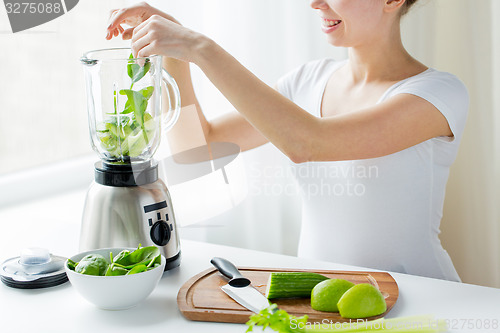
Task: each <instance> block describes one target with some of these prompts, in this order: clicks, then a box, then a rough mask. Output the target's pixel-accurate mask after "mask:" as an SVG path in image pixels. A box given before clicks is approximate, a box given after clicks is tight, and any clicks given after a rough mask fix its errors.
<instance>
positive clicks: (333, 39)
mask: <svg viewBox="0 0 500 333" xmlns="http://www.w3.org/2000/svg"><path fill="white" fill-rule="evenodd" d="M386 1H387V0H310V5H311V7H312V8H313V9H315V10H316V11H317V12H318V14H319V16H320V18H321V29H322V31H323V32H324V33H325V34H326V36H327V40H328V42H329V43H330V44H332V45H334V46H343V47H356V46H359V45H363V44H364V43H370V42H373V41H376V40H377V39H379V38H381V36H383V35H384V34H386V33H387V32H386V31H385V30H386V29H388V28H390V27H389V25H388V22H387V20H388V17H387V16H386V15H385V14H386V13H385V12H384V6H385V4H386Z"/></svg>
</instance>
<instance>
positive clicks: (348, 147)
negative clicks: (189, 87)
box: [132, 16, 452, 163]
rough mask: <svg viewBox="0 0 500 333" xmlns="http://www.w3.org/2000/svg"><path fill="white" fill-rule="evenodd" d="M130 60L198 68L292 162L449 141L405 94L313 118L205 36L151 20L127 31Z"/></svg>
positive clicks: (431, 111) (424, 108)
mask: <svg viewBox="0 0 500 333" xmlns="http://www.w3.org/2000/svg"><path fill="white" fill-rule="evenodd" d="M132 42H133V43H132V48H133V50H134V52H135V54H136V55H139V56H147V55H150V54H163V55H166V56H170V57H175V58H177V59H182V60H184V61H191V62H194V63H195V64H196V65H198V66H199V67H200V68H201V69H202V70H203V72H204V73H205V74H206V75H207V77H208V78H209V79H210V80H211V81H212V82H213V83H214V85H215V86H216V87H217V88H218V89H219V90H220V91H221V92H222V93H223V94H224V96H225V97H226V98H227V99H228V100H229V101H230V102H231V104H232V105H233V106H234V107H235V108H236V109H237V110H238V112H239V113H240V114H241V115H242V116H243V117H244V118H245V119H246V120H247V121H248V122H249V123H250V124H252V125H253V126H254V127H255V128H257V129H258V130H259V131H260V132H261V133H262V134H263V135H264V136H265V137H266V138H267V139H268V140H269V141H271V142H272V143H273V144H274V145H275V146H276V147H277V148H278V149H280V150H281V151H282V152H283V153H284V154H286V155H287V156H288V157H289V158H290V159H291V160H292V161H294V162H296V163H300V162H306V161H335V160H352V159H363V158H373V157H379V156H384V155H388V154H391V153H394V152H397V151H400V150H403V149H405V148H409V147H411V146H413V145H415V144H418V143H420V142H423V141H425V140H428V139H430V138H433V137H437V136H451V135H452V133H451V130H450V128H449V126H448V123H447V121H446V119H445V117H444V116H443V115H442V114H441V113H440V112H439V110H437V109H436V108H435V107H434V106H433V105H432V104H431V103H429V102H427V101H425V100H423V99H421V98H419V97H416V96H413V95H408V94H402V95H397V96H395V97H393V98H391V99H389V100H387V101H386V102H384V103H381V104H379V105H376V106H374V107H370V108H367V109H364V110H359V111H355V112H350V113H347V114H344V115H339V116H334V117H329V118H316V117H314V116H312V115H311V114H309V113H307V112H306V111H304V110H303V109H301V108H300V107H299V106H297V105H296V104H294V103H293V102H291V101H290V100H288V99H286V98H285V97H284V96H282V95H281V94H279V93H278V92H277V91H275V90H274V89H272V88H271V87H269V86H267V85H266V84H265V83H263V82H262V81H260V80H259V79H258V78H257V77H255V76H254V75H253V74H252V73H251V72H250V71H248V70H247V69H246V68H245V67H243V66H242V65H241V64H240V63H239V62H238V61H237V60H236V59H234V58H233V57H232V56H231V55H230V54H228V53H227V52H226V51H225V50H223V49H222V48H221V47H220V46H219V45H217V44H216V43H215V42H213V41H212V40H210V39H209V38H207V37H205V36H203V35H201V34H199V33H196V32H194V31H191V30H189V29H186V28H184V27H181V26H179V25H177V24H174V23H172V22H169V21H166V20H163V19H161V18H160V17H157V16H153V17H151V18H150V19H149V20H147V21H146V22H143V23H142V24H141V25H139V26H138V27H137V31H134V36H133V38H132Z"/></svg>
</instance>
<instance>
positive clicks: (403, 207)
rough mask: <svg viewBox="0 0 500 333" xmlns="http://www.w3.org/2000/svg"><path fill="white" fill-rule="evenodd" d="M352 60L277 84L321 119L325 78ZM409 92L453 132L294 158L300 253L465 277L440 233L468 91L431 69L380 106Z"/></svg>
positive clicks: (320, 64) (309, 69) (314, 66)
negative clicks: (398, 146)
mask: <svg viewBox="0 0 500 333" xmlns="http://www.w3.org/2000/svg"><path fill="white" fill-rule="evenodd" d="M345 63H346V61H340V62H338V61H334V60H331V59H322V60H319V61H313V62H309V63H307V64H305V65H303V66H301V67H300V68H298V69H296V70H294V71H292V72H290V73H289V74H287V75H285V76H284V77H283V78H281V79H280V80H279V81H278V83H277V88H278V90H279V91H280V92H281V93H282V94H283V95H284V96H286V97H287V98H289V99H290V100H292V101H293V102H295V103H296V104H297V105H299V106H300V107H302V108H303V109H304V110H306V111H307V112H309V113H311V114H312V115H314V116H316V117H320V108H321V100H322V96H323V92H324V90H325V87H326V83H327V81H328V79H329V78H330V76H331V75H332V73H333V72H334V71H335V70H337V69H338V68H340V67H341V66H342V65H344V64H345ZM402 93H405V94H412V95H416V96H419V97H421V98H423V99H425V100H427V101H429V102H430V103H432V104H433V105H434V106H435V107H436V108H437V109H438V110H439V111H440V112H441V113H442V114H443V115H444V116H445V117H446V119H447V121H448V124H449V126H450V128H451V130H452V132H453V134H454V136H453V137H436V138H433V139H430V140H427V141H425V142H422V143H420V144H417V145H415V146H413V147H410V148H407V149H404V150H402V151H399V152H397V153H394V154H390V155H387V156H383V157H379V158H372V159H364V160H354V161H338V162H308V163H302V164H295V163H292V162H290V163H291V169H290V170H291V172H292V173H293V175H294V176H295V178H296V180H297V183H298V186H299V188H300V193H301V195H302V228H301V233H300V241H299V250H298V255H299V256H301V257H307V258H314V259H320V260H327V261H331V262H336V263H341V264H349V265H356V266H363V267H368V268H375V269H381V270H388V271H394V272H402V273H408V274H414V275H421V276H427V277H434V278H440V279H447V280H453V281H460V278H459V276H458V274H457V272H456V270H455V268H454V267H453V263H452V261H451V259H450V257H449V255H448V253H447V252H446V251H445V250H444V249H443V247H442V246H441V242H440V240H439V237H438V235H439V233H440V230H439V225H440V222H441V217H442V212H443V202H444V196H445V187H446V182H447V180H448V175H449V170H450V166H451V164H452V163H453V161H454V160H455V157H456V154H457V150H458V146H459V143H460V139H461V137H462V133H463V130H464V126H465V121H466V118H467V110H468V105H469V97H468V93H467V89H466V88H465V86H464V85H463V84H462V83H461V81H460V80H459V79H458V78H456V77H455V76H453V75H451V74H449V73H444V72H440V71H437V70H435V69H428V70H427V71H425V72H423V73H420V74H418V75H415V76H413V77H410V78H408V79H405V80H403V81H401V82H398V83H396V84H395V85H393V86H392V87H390V88H389V89H388V90H387V91H386V92H385V93H384V95H383V96H382V97H381V98H380V100H379V101H378V103H380V102H382V101H384V100H387V99H389V98H391V97H392V96H394V95H396V94H402ZM402 111H403V110H402ZM336 144H339V143H336Z"/></svg>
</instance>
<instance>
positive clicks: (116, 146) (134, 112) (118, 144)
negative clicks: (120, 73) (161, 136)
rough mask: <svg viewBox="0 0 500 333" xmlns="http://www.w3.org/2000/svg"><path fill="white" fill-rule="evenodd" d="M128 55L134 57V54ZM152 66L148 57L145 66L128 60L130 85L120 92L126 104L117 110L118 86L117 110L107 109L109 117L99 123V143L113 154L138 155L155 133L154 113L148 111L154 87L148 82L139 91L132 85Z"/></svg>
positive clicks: (114, 99) (114, 156)
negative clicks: (148, 84)
mask: <svg viewBox="0 0 500 333" xmlns="http://www.w3.org/2000/svg"><path fill="white" fill-rule="evenodd" d="M129 59H133V56H132V54H131V55H130V57H129ZM150 68H151V62H150V61H149V59H146V60H145V63H144V66H140V65H138V64H136V63H134V61H133V60H129V63H128V64H127V75H128V76H129V77H130V79H131V85H130V89H121V90H120V91H119V94H120V95H122V96H126V97H127V101H126V102H125V105H124V108H123V110H122V111H120V112H118V105H117V104H118V103H117V94H116V90H115V91H114V93H113V104H114V110H113V111H114V112H113V113H107V115H108V117H107V118H106V119H105V120H104V121H103V122H102V123H101V124H98V125H97V136H98V138H99V140H100V141H101V142H100V144H101V146H102V147H103V148H104V149H105V150H106V151H108V152H109V153H110V155H111V157H113V158H118V159H120V158H122V157H124V156H129V157H137V156H139V155H140V154H141V153H142V152H143V150H144V149H145V148H146V147H147V145H148V143H149V141H150V138H151V137H152V136H153V135H154V131H155V128H156V126H155V125H156V124H155V121H154V119H153V117H152V116H151V114H149V113H147V112H146V110H147V107H148V102H149V99H150V98H151V96H152V95H153V92H154V87H153V86H148V87H145V88H143V89H140V90H137V91H136V90H133V89H132V88H133V86H134V83H136V82H138V81H139V80H141V79H142V78H143V77H144V76H145V75H146V73H147V72H148V71H149V70H150Z"/></svg>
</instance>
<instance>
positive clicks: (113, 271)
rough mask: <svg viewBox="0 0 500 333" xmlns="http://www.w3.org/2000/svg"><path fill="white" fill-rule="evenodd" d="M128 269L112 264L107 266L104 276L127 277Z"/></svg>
mask: <svg viewBox="0 0 500 333" xmlns="http://www.w3.org/2000/svg"><path fill="white" fill-rule="evenodd" d="M127 273H128V269H125V268H123V267H120V266H117V265H115V264H114V263H113V264H111V265H109V266H108V269H107V270H106V274H104V276H119V275H127Z"/></svg>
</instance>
